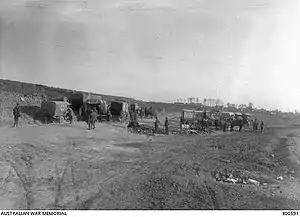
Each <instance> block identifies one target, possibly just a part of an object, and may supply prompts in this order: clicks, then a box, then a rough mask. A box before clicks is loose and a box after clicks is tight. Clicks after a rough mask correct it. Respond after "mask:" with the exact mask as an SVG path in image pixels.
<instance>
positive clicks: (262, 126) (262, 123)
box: [253, 119, 265, 133]
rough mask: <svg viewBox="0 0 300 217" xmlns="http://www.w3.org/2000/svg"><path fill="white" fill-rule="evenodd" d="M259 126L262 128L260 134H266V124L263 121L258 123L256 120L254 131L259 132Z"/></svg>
mask: <svg viewBox="0 0 300 217" xmlns="http://www.w3.org/2000/svg"><path fill="white" fill-rule="evenodd" d="M258 125H259V126H260V132H261V133H263V132H264V126H265V123H264V121H263V120H261V121H260V123H259V122H258V120H257V119H255V120H254V122H253V131H258Z"/></svg>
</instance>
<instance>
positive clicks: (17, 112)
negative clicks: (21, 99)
mask: <svg viewBox="0 0 300 217" xmlns="http://www.w3.org/2000/svg"><path fill="white" fill-rule="evenodd" d="M13 115H14V125H13V127H18V125H19V118H20V116H21V112H20V106H19V103H17V105H16V106H15V107H14V109H13Z"/></svg>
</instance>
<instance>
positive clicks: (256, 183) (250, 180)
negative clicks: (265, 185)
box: [247, 179, 259, 185]
mask: <svg viewBox="0 0 300 217" xmlns="http://www.w3.org/2000/svg"><path fill="white" fill-rule="evenodd" d="M247 183H248V184H254V185H259V181H256V180H254V179H248V181H247Z"/></svg>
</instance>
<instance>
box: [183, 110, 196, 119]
mask: <svg viewBox="0 0 300 217" xmlns="http://www.w3.org/2000/svg"><path fill="white" fill-rule="evenodd" d="M182 117H183V119H184V120H193V119H194V111H193V110H182Z"/></svg>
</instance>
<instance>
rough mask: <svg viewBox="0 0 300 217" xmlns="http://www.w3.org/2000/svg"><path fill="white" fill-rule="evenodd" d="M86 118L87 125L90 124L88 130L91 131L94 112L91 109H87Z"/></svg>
mask: <svg viewBox="0 0 300 217" xmlns="http://www.w3.org/2000/svg"><path fill="white" fill-rule="evenodd" d="M86 116H87V124H88V129H89V130H90V129H91V127H92V119H93V118H92V110H91V108H89V107H88V108H87V110H86Z"/></svg>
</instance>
